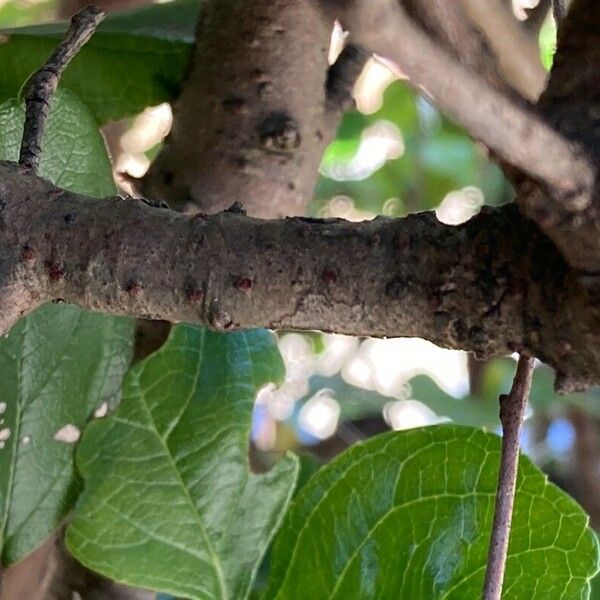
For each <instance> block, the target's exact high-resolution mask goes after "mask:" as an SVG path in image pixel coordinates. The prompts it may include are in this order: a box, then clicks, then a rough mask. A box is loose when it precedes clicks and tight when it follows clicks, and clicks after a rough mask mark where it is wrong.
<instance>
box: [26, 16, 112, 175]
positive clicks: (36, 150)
mask: <svg viewBox="0 0 600 600" xmlns="http://www.w3.org/2000/svg"><path fill="white" fill-rule="evenodd" d="M102 19H104V13H103V12H102V11H101V10H99V9H98V8H95V7H93V6H88V7H87V8H84V9H82V10H80V11H79V12H78V13H77V14H76V15H74V16H73V18H72V19H71V26H70V27H69V29H68V31H67V33H66V34H65V38H64V40H63V41H62V42H61V43H60V44H59V45H58V47H57V48H56V49H55V50H54V52H53V53H52V54H51V56H50V57H49V58H48V60H47V61H46V63H45V64H44V65H43V66H42V67H41V68H40V69H39V70H38V71H36V72H35V73H34V74H33V75H32V76H31V78H30V80H29V82H28V85H27V94H26V96H25V126H24V128H23V139H22V141H21V152H20V155H19V164H20V165H22V166H24V167H27V168H30V169H33V170H34V171H35V170H36V169H37V168H38V166H39V163H40V155H41V151H42V150H41V144H42V135H43V133H44V128H45V126H46V120H47V118H48V112H49V110H50V101H51V99H52V96H53V95H54V92H55V91H56V88H57V86H58V82H59V80H60V77H61V75H62V73H63V71H64V70H65V68H66V67H67V65H68V64H69V62H71V59H72V58H73V57H74V56H75V55H76V54H77V53H78V52H79V50H81V48H82V47H83V45H84V44H85V43H86V42H87V41H88V40H89V39H90V38H91V37H92V34H93V33H94V31H95V30H96V27H98V24H99V23H100V22H101V21H102Z"/></svg>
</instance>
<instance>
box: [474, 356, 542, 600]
mask: <svg viewBox="0 0 600 600" xmlns="http://www.w3.org/2000/svg"><path fill="white" fill-rule="evenodd" d="M532 376H533V358H532V357H531V356H527V355H524V354H523V355H521V357H520V358H519V363H518V365H517V372H516V374H515V378H514V381H513V385H512V389H511V390H510V394H508V396H507V395H502V396H500V422H501V423H502V453H501V456H500V471H499V473H498V489H497V491H496V508H495V512H494V524H493V526H492V537H491V540H490V547H489V552H488V560H487V568H486V572H485V582H484V585H483V595H482V600H500V596H501V594H502V582H503V581H504V570H505V568H506V556H507V553H508V540H509V536H510V527H511V521H512V513H513V506H514V501H515V488H516V483H517V467H518V464H519V437H520V434H521V426H522V424H523V416H524V414H525V407H526V406H527V399H528V397H529V391H530V389H531V379H532Z"/></svg>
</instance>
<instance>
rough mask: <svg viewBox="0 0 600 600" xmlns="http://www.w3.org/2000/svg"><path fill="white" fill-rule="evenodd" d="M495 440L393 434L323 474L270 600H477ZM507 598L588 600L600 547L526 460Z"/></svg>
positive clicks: (292, 517)
mask: <svg viewBox="0 0 600 600" xmlns="http://www.w3.org/2000/svg"><path fill="white" fill-rule="evenodd" d="M499 453H500V440H499V438H497V437H496V436H494V435H492V434H488V433H484V432H482V431H480V430H477V429H469V428H465V427H459V426H454V425H441V426H435V427H427V428H422V429H413V430H409V431H405V432H391V433H389V434H385V435H381V436H379V437H377V438H372V439H371V440H369V441H367V442H365V443H364V444H360V445H357V446H354V447H353V448H351V449H350V450H348V451H346V452H345V453H344V454H342V455H341V456H340V457H338V458H337V459H336V460H334V461H333V462H332V463H330V464H329V465H327V466H326V467H323V468H322V469H320V470H319V471H318V473H317V475H316V476H315V477H313V478H312V480H311V481H310V482H309V483H308V485H307V486H306V487H305V488H304V489H303V490H302V491H301V492H300V494H299V495H298V496H297V497H296V499H295V500H294V502H293V503H292V506H291V509H290V511H289V513H288V515H287V516H286V520H285V522H284V524H283V526H282V528H281V531H280V533H279V534H278V536H277V539H276V543H275V547H274V550H273V553H272V556H273V565H272V570H271V581H270V586H269V591H268V592H267V594H266V598H267V599H269V600H273V599H275V598H276V599H277V600H290V599H294V598H298V599H302V600H304V599H305V598H315V599H317V598H329V599H330V600H334V599H335V600H337V599H344V600H353V599H357V600H368V599H370V598H410V599H411V600H432V599H434V600H438V599H439V600H441V599H446V600H465V599H471V598H479V597H480V595H481V589H482V584H483V575H484V569H485V563H486V557H487V545H488V540H489V535H490V531H491V523H492V516H493V508H494V495H495V487H496V478H497V471H498V459H499ZM517 490H518V491H517V498H516V505H515V514H514V522H513V529H512V534H511V540H510V547H509V557H508V563H507V570H506V578H505V596H504V597H506V598H510V599H511V600H520V599H524V600H542V599H543V600H547V599H549V598H555V599H559V598H564V599H567V598H568V599H569V600H575V599H577V598H581V599H583V598H587V597H588V594H589V590H590V579H591V577H592V576H593V575H594V574H595V573H596V571H597V569H598V544H597V541H596V536H595V534H594V532H593V531H592V530H591V529H589V528H588V518H587V516H586V515H585V514H584V513H583V511H582V510H581V508H580V507H579V506H578V505H577V504H576V503H575V502H574V501H573V500H571V499H570V498H569V497H568V496H567V495H566V494H565V493H564V492H562V491H560V490H559V489H558V488H557V487H556V486H554V485H553V484H550V483H548V481H547V479H546V477H545V476H544V475H543V474H542V473H541V472H540V471H539V470H538V469H537V468H536V467H535V466H534V465H533V464H532V463H531V461H529V460H528V459H527V458H525V457H522V458H521V460H520V467H519V476H518V483H517Z"/></svg>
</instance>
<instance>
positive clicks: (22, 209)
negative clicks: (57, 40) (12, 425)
mask: <svg viewBox="0 0 600 600" xmlns="http://www.w3.org/2000/svg"><path fill="white" fill-rule="evenodd" d="M0 181H1V182H2V184H1V187H0V206H2V209H1V211H0V219H1V221H0V222H1V224H2V225H1V228H0V303H1V305H2V306H3V311H2V313H1V315H0V330H1V331H7V330H8V328H9V327H10V326H11V325H12V324H13V323H14V322H15V321H16V320H17V319H18V318H19V317H20V316H22V315H23V314H25V313H27V312H29V311H30V310H32V309H33V308H35V307H36V306H38V305H39V304H41V303H43V302H47V301H49V300H52V299H58V298H61V299H64V300H66V301H68V302H72V303H75V304H78V305H79V306H82V307H84V308H88V309H91V310H95V311H101V312H104V313H112V314H124V315H129V316H134V317H142V318H151V319H165V320H169V321H172V322H179V321H186V322H190V323H197V324H201V325H205V326H208V327H211V328H214V329H217V330H228V329H232V328H237V327H243V328H250V327H269V328H273V329H320V330H324V331H331V330H333V331H337V332H340V333H347V334H354V335H373V336H419V337H424V338H427V339H429V340H431V341H433V342H435V343H437V344H440V345H442V346H446V347H453V348H462V349H466V350H473V351H476V352H477V353H478V354H480V355H482V356H488V355H498V354H506V353H509V352H514V351H529V352H531V353H532V354H533V353H535V354H536V355H537V356H539V357H540V358H542V359H544V360H546V362H548V363H549V364H551V365H552V366H554V367H556V368H557V369H558V371H559V385H560V386H561V387H562V388H563V389H570V388H573V387H581V386H584V385H586V384H588V385H589V384H592V383H595V382H600V344H599V343H598V341H599V336H600V304H599V303H598V301H597V300H598V294H594V293H592V292H590V290H589V289H587V288H585V287H584V286H582V285H580V283H579V281H578V278H577V277H578V274H577V273H573V272H572V271H570V270H569V268H568V267H567V265H566V264H565V263H564V261H563V260H562V258H561V257H560V255H559V254H558V252H557V251H556V250H555V249H554V247H553V246H552V244H551V243H550V242H549V241H548V240H547V238H545V236H543V235H542V234H541V233H540V232H539V231H538V230H537V228H536V227H535V225H534V224H533V223H531V222H529V221H528V220H526V219H523V218H522V217H520V216H519V213H518V211H517V210H516V208H515V207H514V206H509V207H506V208H503V209H501V210H485V211H484V212H483V213H482V214H481V215H479V216H478V217H476V218H474V219H473V220H471V221H469V222H468V223H466V224H465V225H463V226H460V227H447V226H444V225H441V224H440V223H439V222H437V220H436V219H435V216H434V215H433V214H426V213H423V214H418V215H412V216H409V217H407V218H405V219H388V218H378V219H375V220H374V221H371V222H363V223H350V222H347V221H343V220H311V219H304V218H294V219H292V218H290V219H285V220H280V221H263V220H258V219H255V218H251V217H247V216H245V215H243V214H240V213H237V212H227V211H226V212H223V213H219V214H217V215H214V216H211V217H206V216H202V215H197V216H196V217H195V218H193V217H190V216H186V215H182V214H179V213H176V212H174V211H170V210H168V209H161V208H156V207H153V206H149V205H148V204H146V203H144V202H142V201H138V200H133V199H123V198H106V199H93V198H86V197H83V196H78V195H76V194H72V193H69V192H66V191H64V190H61V189H59V188H56V187H55V186H53V185H52V184H50V183H49V182H47V181H45V180H43V179H41V178H39V177H37V176H35V175H34V174H33V173H31V172H28V171H27V170H24V169H23V168H20V167H18V166H17V165H15V164H14V163H7V162H4V163H0ZM67 215H68V218H65V216H67ZM107 215H110V219H108V218H107ZM158 239H160V244H157V242H156V240H158Z"/></svg>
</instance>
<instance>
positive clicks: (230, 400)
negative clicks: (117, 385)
mask: <svg viewBox="0 0 600 600" xmlns="http://www.w3.org/2000/svg"><path fill="white" fill-rule="evenodd" d="M282 377H283V364H282V362H281V358H280V357H279V354H278V351H277V347H276V345H275V343H274V339H273V337H272V335H271V334H270V333H268V332H266V331H264V330H258V331H251V332H240V333H232V334H228V335H222V334H216V333H210V332H207V331H204V330H201V329H198V328H194V327H191V326H179V327H176V328H175V329H174V330H173V331H172V333H171V336H170V338H169V339H168V341H167V342H166V344H165V345H164V346H163V348H161V350H159V351H158V352H157V353H156V354H154V355H153V356H151V357H149V358H148V359H146V360H145V361H143V362H142V363H140V364H139V365H137V366H136V367H134V368H133V369H132V370H131V371H130V373H129V374H128V376H127V378H126V382H125V386H124V392H123V401H122V403H121V407H120V408H119V410H118V411H117V412H116V413H115V415H114V416H112V417H110V418H108V419H105V420H103V421H99V422H97V423H94V424H92V425H91V426H90V427H89V428H88V429H87V430H86V433H85V435H84V437H83V440H82V443H81V445H80V449H79V452H78V455H77V458H78V465H79V467H80V470H81V472H82V474H83V476H84V478H85V480H86V488H85V492H84V495H83V496H82V501H81V505H80V506H79V508H78V510H77V513H76V516H75V519H74V521H73V523H72V524H71V526H70V527H69V529H68V531H67V544H68V547H69V549H70V550H71V552H72V553H73V555H74V556H75V557H76V558H77V559H78V560H79V561H81V562H82V563H83V564H85V565H86V566H88V567H90V568H92V569H94V570H95V571H98V572H100V573H102V574H104V575H106V576H108V577H111V578H112V579H116V580H117V581H122V582H124V583H129V584H131V585H136V586H140V587H146V588H150V589H155V590H158V591H162V592H166V593H169V594H173V595H176V596H184V597H186V598H193V599H195V600H196V599H198V600H199V599H209V598H210V599H216V598H231V599H233V598H235V599H236V600H237V599H238V598H239V599H242V598H245V597H246V595H247V593H248V590H249V587H250V584H251V581H252V579H253V577H254V575H255V573H256V569H257V568H258V565H259V562H260V559H261V557H262V556H263V554H264V552H265V550H266V548H267V546H268V544H269V541H270V539H271V537H272V535H273V533H274V531H275V529H276V528H277V526H278V524H279V522H280V520H281V518H282V516H283V513H284V511H285V509H286V507H287V504H288V502H289V499H290V497H291V495H292V493H293V489H294V485H295V480H296V475H297V471H298V464H297V460H296V459H295V458H294V457H286V458H285V459H283V460H281V461H280V462H279V463H278V464H277V465H276V466H275V467H274V468H273V469H272V470H271V471H269V472H268V473H265V474H263V475H254V474H251V473H250V472H249V467H248V459H247V448H248V436H249V432H250V421H251V412H252V405H253V400H254V397H255V394H256V391H257V390H258V389H259V388H260V387H262V386H263V385H265V384H266V383H268V382H270V381H278V382H280V381H281V380H282Z"/></svg>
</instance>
